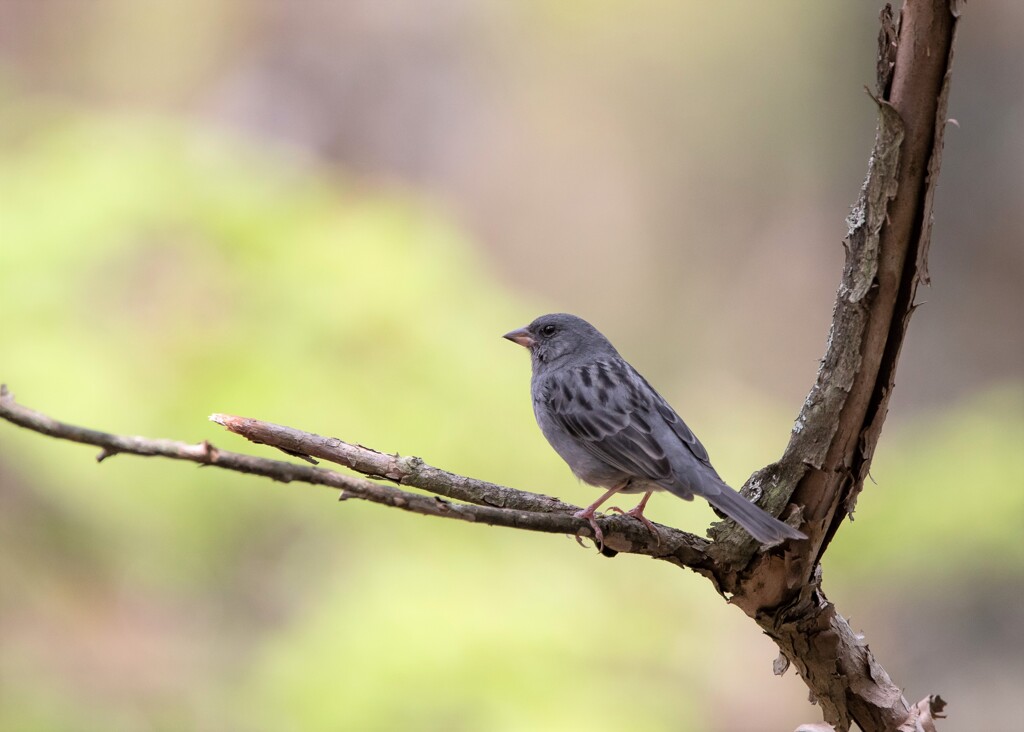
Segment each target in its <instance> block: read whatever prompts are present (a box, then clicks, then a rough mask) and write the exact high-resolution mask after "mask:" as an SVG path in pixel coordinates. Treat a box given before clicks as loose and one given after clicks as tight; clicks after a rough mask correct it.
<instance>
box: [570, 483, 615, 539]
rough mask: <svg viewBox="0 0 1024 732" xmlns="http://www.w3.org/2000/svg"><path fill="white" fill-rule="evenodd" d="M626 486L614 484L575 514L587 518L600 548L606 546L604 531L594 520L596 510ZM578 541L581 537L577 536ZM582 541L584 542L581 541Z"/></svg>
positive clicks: (577, 516)
mask: <svg viewBox="0 0 1024 732" xmlns="http://www.w3.org/2000/svg"><path fill="white" fill-rule="evenodd" d="M625 487H626V484H625V483H622V484H621V485H617V486H614V487H613V488H609V489H608V490H607V491H605V493H604V495H603V496H601V497H600V498H598V499H597V500H596V501H594V502H593V503H591V504H590V505H589V506H587V507H586V508H584V509H583V510H582V511H577V512H576V513H574V514H573V516H575V517H576V518H581V519H586V520H587V521H588V522H589V523H590V528H591V529H593V530H594V541H595V542H596V543H597V546H598V548H601V549H603V548H604V533H603V532H602V531H601V527H600V526H598V525H597V521H595V520H594V512H595V511H597V509H598V508H599V507H600V505H601V504H602V503H604V502H605V501H607V500H608V499H609V498H611V497H612V496H614V495H615V494H616V493H618V492H619V491H621V490H622V489H623V488H625ZM576 541H579V537H578V536H577V537H576ZM580 543H582V542H580Z"/></svg>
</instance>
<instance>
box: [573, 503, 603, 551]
mask: <svg viewBox="0 0 1024 732" xmlns="http://www.w3.org/2000/svg"><path fill="white" fill-rule="evenodd" d="M573 516H574V517H575V518H581V519H586V520H587V523H589V524H590V528H591V530H592V531H593V532H594V544H596V545H597V549H598V551H603V550H604V532H603V531H601V527H600V526H598V525H597V520H596V519H595V518H594V513H593V512H592V511H591V512H590V513H587V512H586V511H577V512H576V513H574V514H573ZM576 543H577V544H579V545H580V546H583V545H584V544H583V540H582V539H580V535H579V534H578V533H577V534H576Z"/></svg>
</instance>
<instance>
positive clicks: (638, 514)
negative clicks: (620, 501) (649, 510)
mask: <svg viewBox="0 0 1024 732" xmlns="http://www.w3.org/2000/svg"><path fill="white" fill-rule="evenodd" d="M608 510H609V511H617V512H619V513H621V514H622V515H623V516H632V517H633V518H635V519H639V520H640V522H641V523H642V524H643V525H644V526H646V527H647V530H648V531H650V532H651V533H652V534H654V540H655V541H656V542H657V545H658V546H661V532H659V531H658V529H657V528H655V526H654V524H652V523H651V521H650V519H648V518H647V517H646V516H644V512H643V510H642V509H641V508H640V507H639V506H638V507H637V508H633V509H630V510H629V511H623V510H622V509H621V508H619V507H618V506H611V507H609V509H608Z"/></svg>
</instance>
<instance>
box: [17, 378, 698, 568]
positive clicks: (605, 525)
mask: <svg viewBox="0 0 1024 732" xmlns="http://www.w3.org/2000/svg"><path fill="white" fill-rule="evenodd" d="M0 418H2V419H5V420H7V421H8V422H11V423H12V424H16V425H18V426H19V427H24V428H26V429H29V430H32V431H34V432H39V433H41V434H44V435H48V436H49V437H55V438H57V439H62V440H70V441H72V442H80V443H83V444H87V445H95V446H96V447H100V448H102V451H101V452H100V453H99V455H98V456H97V461H98V462H102V461H103V460H106V459H107V458H109V457H111V456H113V455H118V454H122V453H125V454H131V455H141V456H144V457H153V456H159V457H166V458H171V459H173V460H185V461H189V462H194V463H199V464H201V465H210V466H213V467H217V468H222V469H225V470H232V471H235V472H239V473H248V474H250V475H260V476H263V477H265V478H270V479H272V480H275V481H278V482H281V483H291V482H301V483H310V484H313V485H323V486H327V487H330V488H334V489H336V490H340V491H341V498H342V499H347V498H358V499H362V500H365V501H370V502H372V503H379V504H382V505H386V506H391V507H393V508H399V509H402V510H403V511H410V512H412V513H418V514H422V515H425V516H439V517H442V518H451V519H458V520H461V521H469V522H473V523H480V524H486V525H489V526H505V527H508V528H515V529H524V530H526V531H539V532H543V533H549V534H570V535H575V536H590V532H591V529H590V525H589V523H587V522H586V521H584V520H582V519H578V518H576V517H575V516H573V513H575V512H576V511H578V510H579V508H578V507H576V506H572V505H570V504H567V503H562V502H561V501H558V500H556V499H554V498H550V497H548V496H543V495H540V494H538V493H529V492H527V491H518V490H514V489H512V488H505V487H503V486H499V485H495V484H493V483H488V482H486V481H482V480H476V479H474V478H468V477H466V476H462V475H456V474H455V473H448V472H446V471H443V470H439V469H437V468H434V467H431V466H429V465H427V464H426V463H425V462H423V461H422V460H420V459H419V458H415V457H406V458H403V457H399V456H397V455H386V454H384V453H380V452H377V451H375V450H370V449H369V448H365V447H362V446H361V445H352V444H349V443H346V442H343V441H341V440H338V439H336V438H325V437H320V436H319V435H314V434H311V433H308V432H302V431H300V430H296V429H292V428H290V427H283V426H281V425H275V424H271V423H269V422H261V421H259V420H254V419H244V418H241V417H231V416H228V415H222V414H217V415H213V416H212V417H211V420H212V421H214V422H217V423H218V424H222V425H224V426H225V427H227V428H228V429H230V430H232V431H234V432H237V433H239V434H241V435H243V436H245V437H247V438H249V439H251V440H252V441H253V442H257V443H263V444H267V445H271V446H273V447H277V448H278V449H281V450H283V451H285V452H288V453H290V454H298V455H316V456H318V457H322V458H324V459H325V460H331V461H334V462H338V463H340V464H342V465H346V466H348V467H351V468H353V469H354V470H357V471H359V472H362V473H364V474H366V475H369V476H372V477H375V478H382V479H385V480H389V481H393V482H396V483H398V484H399V485H411V486H414V487H417V488H421V489H423V490H427V491H429V492H431V493H433V494H435V495H434V496H424V495H423V494H420V493H413V492H411V491H406V490H401V489H399V488H394V487H392V486H389V485H382V484H380V483H376V482H374V481H372V480H367V479H365V478H358V477H355V476H351V475H345V474H342V473H338V472H336V471H333V470H326V469H324V468H318V467H312V466H307V465H296V464H295V463H289V462H284V461H281V460H269V459H267V458H260V457H255V456H252V455H243V454H240V453H234V452H227V451H225V450H220V449H218V448H216V447H214V446H213V445H212V444H210V443H209V442H207V441H203V442H201V443H198V444H188V443H185V442H178V441H175V440H166V439H151V438H146V437H134V436H132V437H130V436H126V435H115V434H111V433H109V432H101V431H99V430H94V429H87V428H85V427H79V426H76V425H72V424H68V423H66V422H61V421H59V420H56V419H54V418H52V417H49V416H47V415H45V414H42V413H40V412H37V411H34V410H32V409H29V408H27V407H24V406H22V405H20V404H18V403H17V402H16V401H15V399H14V395H13V394H11V392H10V391H8V389H7V386H6V385H0ZM442 497H447V498H455V499H457V500H458V501H464V502H452V501H448V500H444V499H443V498H442ZM656 526H658V529H659V535H660V536H659V539H658V540H656V539H655V538H654V537H652V536H651V534H650V532H648V530H647V529H646V528H645V527H644V526H643V525H642V524H640V523H639V522H638V521H635V520H633V519H631V518H628V517H624V516H615V515H611V516H606V517H603V518H602V519H601V528H602V530H603V531H604V533H605V541H604V544H605V548H604V551H605V553H606V554H608V555H610V556H614V555H615V554H616V553H619V552H623V553H629V554H641V555H646V556H650V557H654V558H655V559H661V560H664V561H667V562H670V563H672V564H675V565H677V566H680V567H689V568H690V569H693V570H695V571H697V572H701V573H702V574H706V573H707V566H708V565H709V564H710V559H709V558H708V556H707V551H706V550H707V547H708V545H709V543H710V542H708V541H707V540H706V539H701V538H700V537H697V536H694V535H693V534H688V533H686V532H684V531H679V530H678V529H673V528H671V527H668V526H662V525H660V524H656Z"/></svg>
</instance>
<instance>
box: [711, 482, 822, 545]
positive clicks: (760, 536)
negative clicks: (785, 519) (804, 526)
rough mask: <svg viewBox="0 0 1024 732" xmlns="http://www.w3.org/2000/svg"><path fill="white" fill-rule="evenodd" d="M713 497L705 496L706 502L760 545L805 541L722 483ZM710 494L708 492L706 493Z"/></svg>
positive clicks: (801, 536) (792, 530)
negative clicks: (745, 531)
mask: <svg viewBox="0 0 1024 732" xmlns="http://www.w3.org/2000/svg"><path fill="white" fill-rule="evenodd" d="M719 488H720V489H721V490H720V491H719V492H718V493H715V494H713V495H705V496H704V497H705V498H706V499H707V502H708V503H710V504H711V505H712V506H714V507H715V508H717V509H718V510H720V511H722V512H723V513H724V514H725V515H726V516H728V517H729V518H731V519H732V520H733V521H735V522H736V523H738V524H739V525H740V526H742V527H743V528H744V529H746V530H747V531H748V532H749V533H750V535H751V536H753V537H754V538H755V539H757V540H758V541H759V542H761V543H762V544H778V543H779V542H781V541H783V540H785V539H806V538H807V536H805V535H804V534H803V533H802V532H800V531H797V530H796V529H794V528H793V527H792V526H790V525H789V524H784V523H782V522H781V521H779V520H778V519H776V518H773V517H772V516H771V515H769V514H768V513H766V512H765V511H763V510H762V509H761V508H760V507H759V506H758V505H757V504H756V503H752V502H751V501H748V500H747V499H746V498H744V497H743V496H741V495H740V494H739V493H737V492H736V491H734V490H733V489H732V488H730V487H729V486H727V485H726V484H725V483H724V482H723V483H721V484H720V485H719ZM708 492H709V493H710V491H708Z"/></svg>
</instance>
